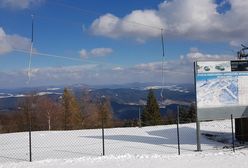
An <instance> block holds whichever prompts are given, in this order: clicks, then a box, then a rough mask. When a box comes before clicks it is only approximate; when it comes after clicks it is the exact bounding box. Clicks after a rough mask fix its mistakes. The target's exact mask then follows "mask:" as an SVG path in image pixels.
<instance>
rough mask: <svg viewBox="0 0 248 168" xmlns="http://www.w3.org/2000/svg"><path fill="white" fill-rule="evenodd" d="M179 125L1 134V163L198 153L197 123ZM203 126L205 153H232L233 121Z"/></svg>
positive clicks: (216, 122) (8, 126) (237, 145)
mask: <svg viewBox="0 0 248 168" xmlns="http://www.w3.org/2000/svg"><path fill="white" fill-rule="evenodd" d="M174 122H175V123H176V122H177V120H176V119H175V121H174ZM13 126H14V125H1V128H5V130H6V128H11V127H13ZM178 126H179V127H178V128H179V129H177V125H176V124H170V125H157V126H146V127H137V126H136V127H116V128H104V129H103V128H96V129H80V130H50V131H49V130H47V129H44V130H39V131H32V132H31V134H29V132H28V130H29V129H28V128H27V129H26V131H24V132H2V133H1V134H0V142H1V143H0V151H1V152H0V162H19V161H30V157H31V160H32V161H33V160H36V161H37V160H44V159H61V158H76V157H85V156H90V157H94V156H101V155H123V154H127V153H129V154H140V155H141V154H179V153H181V154H186V153H192V152H194V151H196V144H197V142H196V124H195V123H188V121H187V120H186V121H185V120H181V121H180V124H179V125H178ZM200 126H201V131H200V135H201V136H200V142H201V149H202V151H203V152H205V151H206V152H218V151H220V150H223V149H224V150H230V152H231V150H232V125H231V120H220V121H209V122H201V123H200ZM16 127H20V125H18V126H16ZM43 128H45V126H44V127H43ZM178 130H179V132H178ZM29 135H31V144H29V140H30V139H29V138H30V137H29ZM29 145H31V146H29ZM235 147H236V148H238V149H239V148H242V147H245V146H244V145H242V146H241V145H240V143H239V142H238V141H236V140H235ZM179 149H180V150H179ZM30 152H31V153H30Z"/></svg>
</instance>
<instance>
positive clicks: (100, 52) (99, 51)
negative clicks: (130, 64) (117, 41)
mask: <svg viewBox="0 0 248 168" xmlns="http://www.w3.org/2000/svg"><path fill="white" fill-rule="evenodd" d="M112 52H113V49H112V48H103V47H102V48H93V49H92V50H90V51H87V50H86V49H81V50H80V51H79V54H80V57H81V58H88V57H103V56H107V55H110V54H111V53H112Z"/></svg>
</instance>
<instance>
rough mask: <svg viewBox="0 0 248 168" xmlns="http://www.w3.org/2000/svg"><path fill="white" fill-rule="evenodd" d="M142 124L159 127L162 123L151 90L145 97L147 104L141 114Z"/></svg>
mask: <svg viewBox="0 0 248 168" xmlns="http://www.w3.org/2000/svg"><path fill="white" fill-rule="evenodd" d="M142 123H143V125H145V126H148V125H159V124H161V123H162V118H161V115H160V111H159V105H158V103H157V100H156V97H155V95H154V93H153V90H151V89H150V90H149V93H148V96H147V104H146V106H145V108H144V112H143V114H142Z"/></svg>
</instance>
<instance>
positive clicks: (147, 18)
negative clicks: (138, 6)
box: [91, 0, 248, 42]
mask: <svg viewBox="0 0 248 168" xmlns="http://www.w3.org/2000/svg"><path fill="white" fill-rule="evenodd" d="M223 3H229V4H230V5H231V8H230V9H226V10H227V11H225V12H224V13H219V12H218V11H217V8H218V7H222V6H223V5H224V4H223ZM247 8H248V1H244V0H228V1H225V0H224V1H223V2H222V3H220V4H216V2H215V1H214V0H200V1H199V0H170V1H164V2H163V3H161V4H159V5H158V9H154V10H135V11H132V12H131V13H130V14H128V15H126V16H124V17H123V18H119V17H117V16H115V15H113V14H106V15H103V16H100V17H99V18H98V19H96V20H95V21H94V22H93V23H92V25H91V30H92V32H93V33H94V34H95V35H101V36H106V37H111V38H118V37H132V38H134V39H135V40H137V41H141V42H144V41H145V40H147V39H148V38H154V37H159V35H160V30H159V29H156V28H155V29H154V28H152V27H157V28H164V29H165V33H166V36H167V37H173V38H175V37H176V38H187V39H195V40H210V41H225V42H230V41H240V40H246V41H247V38H248V31H247V27H248V22H247V16H248V10H247ZM137 23H139V24H137ZM142 24H143V26H142ZM144 25H148V26H144ZM149 26H150V27H149Z"/></svg>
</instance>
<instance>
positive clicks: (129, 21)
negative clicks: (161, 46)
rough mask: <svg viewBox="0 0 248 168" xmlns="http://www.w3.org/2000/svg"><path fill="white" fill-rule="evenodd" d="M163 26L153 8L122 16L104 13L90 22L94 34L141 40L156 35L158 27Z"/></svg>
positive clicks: (158, 31)
mask: <svg viewBox="0 0 248 168" xmlns="http://www.w3.org/2000/svg"><path fill="white" fill-rule="evenodd" d="M144 25H149V26H144ZM164 26H165V25H164V24H163V22H162V21H161V19H160V17H159V16H158V15H157V12H156V11H155V10H135V11H133V12H132V13H130V14H129V15H127V16H125V17H124V18H118V17H116V16H114V15H112V14H105V15H103V16H101V17H99V18H98V19H96V20H95V21H94V22H93V23H92V25H91V31H92V32H93V34H95V35H101V36H106V37H111V38H118V37H121V36H127V37H134V38H135V39H136V40H137V41H142V42H143V41H144V40H145V39H147V38H151V37H156V36H158V35H159V34H160V28H162V27H164ZM154 28H155V29H154Z"/></svg>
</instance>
